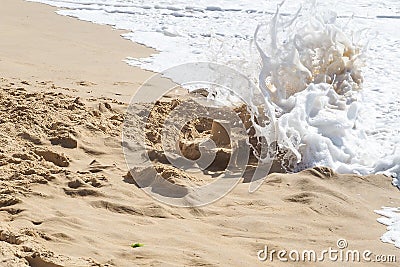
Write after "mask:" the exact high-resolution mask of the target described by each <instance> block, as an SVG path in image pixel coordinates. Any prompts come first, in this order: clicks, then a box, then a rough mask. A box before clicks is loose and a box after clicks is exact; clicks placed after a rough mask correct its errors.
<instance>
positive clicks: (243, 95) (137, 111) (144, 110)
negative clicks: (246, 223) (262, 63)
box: [122, 62, 277, 207]
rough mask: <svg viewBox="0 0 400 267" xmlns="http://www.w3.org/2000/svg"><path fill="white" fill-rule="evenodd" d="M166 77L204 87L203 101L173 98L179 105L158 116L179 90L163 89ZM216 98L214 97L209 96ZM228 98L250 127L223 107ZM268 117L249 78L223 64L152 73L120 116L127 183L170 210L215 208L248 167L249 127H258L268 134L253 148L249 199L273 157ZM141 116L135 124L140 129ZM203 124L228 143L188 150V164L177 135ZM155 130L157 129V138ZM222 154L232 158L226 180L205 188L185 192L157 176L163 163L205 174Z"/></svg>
mask: <svg viewBox="0 0 400 267" xmlns="http://www.w3.org/2000/svg"><path fill="white" fill-rule="evenodd" d="M165 77H173V78H174V80H175V81H176V82H178V83H179V84H180V85H181V86H182V87H185V88H194V89H196V88H197V89H201V88H207V89H208V95H205V94H201V93H199V94H189V95H187V96H185V97H184V98H179V97H178V96H175V97H178V101H175V102H173V103H172V104H171V105H173V109H172V110H168V111H166V110H163V109H166V106H160V103H161V102H162V101H166V100H165V99H170V100H171V94H173V92H174V91H176V90H177V88H178V86H176V85H171V83H168V82H166V81H167V80H166V79H165ZM215 92H218V93H217V94H214V93H215ZM231 99H235V101H236V102H237V103H236V104H238V105H241V106H242V107H244V109H245V110H246V111H244V113H245V112H247V115H249V114H251V116H250V117H249V116H247V119H248V120H247V121H244V120H243V116H245V115H243V113H242V115H243V116H242V117H240V116H239V114H238V113H237V112H235V111H233V110H232V109H229V108H226V107H227V104H226V102H229V101H230V100H231ZM224 101H225V102H224ZM138 103H146V104H145V105H138ZM250 109H253V110H251V111H250ZM160 110H161V111H160ZM157 112H159V113H158V114H161V113H163V114H164V117H162V118H159V117H157V114H154V113H157ZM272 112H273V111H271V106H270V103H269V102H267V100H266V99H265V97H263V95H262V93H261V91H260V89H259V88H258V87H257V86H255V85H254V83H253V82H252V81H250V80H249V78H248V77H247V76H246V75H243V74H242V73H239V72H238V71H236V70H234V69H232V68H230V67H227V66H225V65H219V64H215V63H210V62H196V63H187V64H182V65H178V66H175V67H173V68H170V69H167V70H165V71H163V72H161V73H157V74H155V75H154V76H152V77H151V78H150V79H149V80H147V81H146V82H145V83H144V84H142V86H141V87H140V88H139V89H138V91H137V92H136V94H135V95H134V96H133V98H132V99H131V102H130V105H129V107H128V109H127V113H126V116H125V121H124V125H123V135H122V138H123V140H122V144H123V151H124V155H125V160H126V163H127V165H128V167H129V170H130V173H131V176H132V177H133V179H135V183H136V184H137V185H138V186H139V187H140V188H142V189H143V190H144V191H145V192H146V193H147V194H149V195H150V196H152V197H153V198H155V199H156V200H158V201H161V202H163V203H166V204H169V205H172V206H179V207H193V206H204V205H207V204H209V203H211V202H214V201H216V200H218V199H220V198H222V197H223V196H225V195H226V194H227V193H229V192H230V191H231V190H232V189H233V188H234V187H235V186H236V185H237V184H238V183H239V181H240V180H241V179H242V177H243V175H244V172H245V171H246V168H247V167H248V161H249V155H250V153H251V149H250V145H249V144H250V142H249V134H248V132H249V120H251V124H252V125H254V123H255V122H257V123H258V124H257V131H260V130H264V131H265V132H267V133H268V137H265V138H264V137H263V140H259V141H258V144H257V153H258V155H257V159H258V164H256V165H254V164H253V171H252V174H251V177H250V179H249V178H248V181H249V192H254V191H256V190H257V189H258V188H259V186H260V185H261V184H262V182H263V180H264V179H265V177H266V176H267V174H268V173H269V170H270V169H271V166H272V162H273V160H274V159H275V156H276V152H277V151H276V149H273V144H274V143H276V136H275V135H276V130H275V124H274V122H273V120H272V119H271V117H272ZM138 117H140V119H139V120H140V123H137V120H138V119H137V118H138ZM154 118H156V119H154ZM158 118H159V119H158ZM207 120H208V121H212V123H213V129H211V131H214V132H218V133H220V132H224V133H225V136H223V137H216V138H208V139H207V140H203V141H202V142H201V143H199V144H197V148H195V149H192V147H190V149H192V151H193V150H196V149H197V151H195V152H196V153H197V154H200V155H199V156H198V157H188V156H187V153H186V154H185V153H183V152H184V151H182V143H180V140H179V138H180V133H179V131H181V129H184V128H185V127H187V125H188V123H190V122H193V121H207ZM246 123H247V125H246ZM150 124H157V127H158V128H157V129H155V128H154V127H153V128H152V126H151V125H150ZM158 124H159V125H158ZM200 126H201V125H200ZM200 126H199V127H200ZM214 126H215V127H214ZM196 127H197V126H196ZM201 127H202V126H201ZM160 128H162V129H161V130H160V131H158V130H159V129H160ZM214 128H217V129H216V130H215V129H214ZM212 136H213V134H212V135H211V137H212ZM215 136H216V135H215ZM215 136H214V137H215ZM220 139H226V140H220ZM149 142H153V143H152V144H149ZM219 143H224V145H227V146H228V147H229V152H228V153H225V152H224V151H225V150H223V149H222V148H220V147H221V146H220V145H221V144H219ZM193 147H194V146H193ZM224 153H225V154H228V155H229V157H226V158H227V160H226V161H227V163H226V166H224V168H223V173H222V174H221V175H219V176H218V177H216V178H214V179H213V180H212V181H211V182H209V183H207V184H202V185H193V184H191V185H189V186H185V187H182V186H181V185H177V184H175V183H171V182H170V181H169V180H168V179H164V178H165V177H160V175H159V171H158V169H157V167H156V166H155V165H156V164H158V163H160V162H162V163H165V164H169V165H170V166H174V167H175V168H178V169H180V170H183V171H185V173H188V170H193V169H197V170H199V171H201V172H203V173H207V172H208V168H209V167H210V166H211V165H212V164H213V163H215V162H216V161H218V159H219V158H221V156H220V155H221V154H222V155H223V156H224V155H225V154H224ZM252 153H254V151H252ZM138 155H142V158H138ZM138 162H139V165H140V166H138ZM138 167H140V168H141V169H143V167H145V168H147V169H146V171H145V172H138V171H137V169H138ZM182 179H184V178H183V177H182Z"/></svg>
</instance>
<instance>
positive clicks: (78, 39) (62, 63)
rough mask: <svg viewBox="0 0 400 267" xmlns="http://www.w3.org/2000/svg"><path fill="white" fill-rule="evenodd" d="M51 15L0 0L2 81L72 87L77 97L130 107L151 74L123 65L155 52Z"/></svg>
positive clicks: (40, 7)
mask: <svg viewBox="0 0 400 267" xmlns="http://www.w3.org/2000/svg"><path fill="white" fill-rule="evenodd" d="M56 10H57V8H55V7H51V6H49V5H46V4H42V3H35V2H25V1H22V0H17V1H13V0H4V1H2V10H1V11H0V12H1V18H0V22H1V26H0V32H1V34H2V36H3V39H2V40H3V41H2V42H1V43H0V58H1V59H2V60H1V61H0V72H1V73H2V74H3V75H6V76H7V77H18V78H22V79H27V80H37V79H41V80H52V81H54V82H55V85H56V86H59V87H72V88H73V89H75V90H76V92H75V93H76V95H78V96H81V97H86V98H87V97H108V98H113V99H116V100H118V101H123V102H125V103H129V100H130V98H131V96H132V95H133V94H134V93H135V91H136V90H137V88H138V87H139V86H140V85H141V83H143V82H144V81H145V80H147V79H148V78H149V77H151V76H152V75H154V73H152V72H150V71H146V70H142V69H140V68H137V67H133V66H129V65H128V64H127V63H125V62H123V60H124V59H125V58H126V57H129V56H131V57H147V56H149V55H150V54H153V53H155V50H153V49H151V48H147V47H145V46H143V45H140V44H136V43H133V42H131V41H129V40H126V39H124V38H122V37H121V36H120V35H121V34H122V33H124V32H125V31H121V30H116V29H114V28H112V27H111V26H109V25H98V24H94V23H89V22H83V21H79V20H78V19H76V18H71V17H66V16H61V15H58V14H56V13H55V11H56ZM1 29H4V30H1ZM70 29H73V30H70ZM62 47H68V49H63V48H62ZM99 64H102V66H98V65H99ZM77 81H80V82H78V83H77Z"/></svg>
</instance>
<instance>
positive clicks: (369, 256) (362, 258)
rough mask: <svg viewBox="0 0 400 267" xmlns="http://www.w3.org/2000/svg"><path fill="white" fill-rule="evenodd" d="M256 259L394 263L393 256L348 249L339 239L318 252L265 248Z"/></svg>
mask: <svg viewBox="0 0 400 267" xmlns="http://www.w3.org/2000/svg"><path fill="white" fill-rule="evenodd" d="M257 258H258V260H260V261H268V262H273V261H280V262H323V261H331V262H389V263H395V262H396V260H397V257H396V256H395V255H382V254H374V253H373V252H372V251H370V250H362V251H360V250H357V249H348V243H347V241H346V240H345V239H339V240H338V241H337V242H336V247H335V248H332V247H329V248H327V249H323V250H320V251H316V250H312V249H305V250H285V249H281V250H275V249H271V250H270V249H268V246H265V247H264V249H261V250H259V251H258V252H257Z"/></svg>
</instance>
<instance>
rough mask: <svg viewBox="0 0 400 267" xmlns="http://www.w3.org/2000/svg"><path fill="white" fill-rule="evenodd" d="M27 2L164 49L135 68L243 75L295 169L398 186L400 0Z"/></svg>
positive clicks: (137, 61) (399, 231) (132, 60)
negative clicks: (389, 180) (270, 115)
mask: <svg viewBox="0 0 400 267" xmlns="http://www.w3.org/2000/svg"><path fill="white" fill-rule="evenodd" d="M30 1H34V2H42V3H46V4H50V5H53V6H57V7H59V8H60V9H59V10H58V11H57V13H58V14H61V15H65V16H72V17H76V18H78V19H81V20H85V21H91V22H94V23H98V24H108V25H112V26H114V27H115V28H118V29H124V30H128V31H129V33H127V34H124V35H123V37H124V38H127V39H130V40H132V41H134V42H138V43H142V44H144V45H146V46H150V47H153V48H155V49H157V50H158V51H159V52H158V53H157V54H154V55H151V56H150V57H148V58H140V59H135V58H131V57H129V55H126V56H127V59H126V62H127V63H128V64H130V65H133V66H139V67H141V68H144V69H148V70H152V71H156V72H160V71H163V70H165V69H167V68H170V67H174V66H176V65H179V64H183V63H187V62H199V61H212V62H216V63H220V64H225V65H228V66H231V67H234V68H235V69H237V70H238V71H240V72H241V73H244V74H245V75H247V76H248V78H249V79H250V80H251V81H253V82H254V83H255V84H256V85H257V86H259V87H260V88H261V91H262V92H263V94H264V96H265V101H266V102H268V103H270V104H271V105H272V106H273V107H274V109H275V110H277V111H278V113H279V114H278V115H277V116H276V117H275V118H274V120H275V121H276V125H277V127H278V130H279V131H278V136H277V138H278V142H279V144H280V145H281V146H282V148H283V149H284V150H285V151H286V154H285V160H286V161H287V162H288V168H289V169H290V170H291V171H299V170H301V169H304V168H307V167H312V166H315V165H324V166H329V167H331V168H333V169H334V170H336V171H337V172H340V173H357V174H371V173H385V174H387V175H390V176H392V177H393V185H395V186H398V187H399V188H400V180H398V179H397V178H399V179H400V89H399V84H400V31H399V30H398V27H397V26H396V25H399V23H400V1H398V0H383V1H374V0H361V1H346V2H343V1H340V2H339V1H332V0H328V1H321V3H318V4H317V5H315V3H314V2H310V1H305V2H303V3H300V1H286V2H285V3H284V4H283V5H282V6H280V10H279V16H278V15H277V7H278V5H279V4H280V3H281V1H276V0H269V1H264V0H242V1H228V0H213V1H211V0H198V1H183V0H177V1H171V0H165V1H160V0H159V1H156V0H146V1H139V0H107V1H106V0H66V1H63V0H30ZM300 7H302V8H301V10H300V11H299V8H300ZM298 11H299V13H297V12H298ZM256 31H257V34H256V35H255V33H256ZM171 78H173V79H174V80H175V81H177V82H179V77H171ZM264 130H265V129H264ZM258 134H259V135H261V136H262V135H265V136H266V135H267V133H265V132H263V129H262V127H261V128H260V129H259V131H258ZM395 212H396V210H390V212H389V211H387V212H383V213H382V214H383V215H388V216H389V215H390V216H391V218H395V217H396V216H394V215H393V214H395ZM389 213H390V214H389ZM396 218H397V217H396ZM393 221H394V220H393ZM384 223H385V224H389V223H388V220H386V221H385V222H384ZM394 228H395V229H397V230H396V231H397V232H396V231H395V235H396V234H397V235H398V236H399V235H400V227H397V226H394ZM395 235H393V232H391V234H390V236H395ZM388 236H389V234H387V235H386V236H385V237H382V238H383V240H384V241H388V239H389V237H388ZM392 239H393V238H392ZM398 239H400V238H398ZM398 239H397V240H398ZM397 242H398V241H397Z"/></svg>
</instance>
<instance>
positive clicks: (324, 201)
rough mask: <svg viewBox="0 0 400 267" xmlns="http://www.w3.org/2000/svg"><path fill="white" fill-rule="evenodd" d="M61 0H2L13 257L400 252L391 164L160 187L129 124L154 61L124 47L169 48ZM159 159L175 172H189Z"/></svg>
mask: <svg viewBox="0 0 400 267" xmlns="http://www.w3.org/2000/svg"><path fill="white" fill-rule="evenodd" d="M55 10H56V9H55V8H53V7H49V6H46V5H43V4H37V3H30V2H24V1H22V0H1V7H0V35H1V42H0V266H344V265H346V266H347V265H348V263H341V262H337V261H336V262H330V261H329V260H325V261H323V262H317V263H315V262H298V263H293V262H289V263H288V262H280V261H279V260H278V259H276V256H274V261H273V262H269V261H264V262H263V261H260V260H259V259H258V258H257V253H258V251H260V250H262V249H264V248H265V246H268V248H269V249H270V250H272V249H274V250H277V251H278V250H282V249H286V250H288V251H289V250H299V251H302V250H315V251H322V250H325V249H328V248H329V247H332V248H334V249H337V244H336V243H337V241H338V240H340V239H345V240H346V241H347V243H348V249H351V250H359V251H364V250H370V251H372V252H373V255H379V254H381V255H396V256H397V257H399V256H400V255H399V250H398V249H397V248H395V247H394V246H393V245H392V244H385V243H382V242H381V241H380V236H381V235H382V234H383V233H384V232H386V227H385V226H384V225H382V224H379V223H378V222H377V221H376V220H377V218H379V217H380V216H379V215H378V214H376V213H374V210H377V209H380V208H381V207H382V206H391V207H394V206H400V194H399V192H398V189H397V188H395V187H394V186H392V185H391V178H389V177H386V176H383V175H369V176H357V175H341V174H336V173H334V172H333V171H331V170H330V169H328V168H324V167H321V168H314V169H309V170H305V171H303V172H300V173H297V174H271V175H269V176H268V177H267V179H266V180H265V182H264V183H263V184H262V186H261V187H260V189H259V190H257V191H256V192H254V193H252V194H250V193H249V192H248V184H247V183H239V184H238V186H236V187H235V188H234V190H233V191H232V192H230V193H229V194H228V195H226V196H225V197H224V198H222V199H221V200H219V201H217V202H215V203H212V204H210V205H207V206H204V207H200V208H177V207H172V206H169V205H166V204H162V203H160V202H157V201H156V200H154V199H153V198H151V197H150V196H149V195H147V194H146V193H144V192H143V190H142V189H141V188H138V186H137V185H136V184H135V181H134V180H133V179H132V177H131V176H130V175H129V170H128V167H127V166H126V162H125V159H124V155H123V150H122V146H121V131H122V126H123V121H124V116H125V110H126V108H127V107H128V103H129V100H130V99H131V97H132V95H133V94H134V93H135V92H136V90H137V89H138V87H139V86H141V85H142V84H143V82H144V81H146V80H147V79H148V78H149V77H151V76H152V75H153V73H152V72H149V71H144V70H141V69H139V68H135V67H131V66H128V65H127V64H126V63H124V62H123V60H124V59H125V58H126V57H127V56H130V57H144V56H148V55H149V54H151V53H156V51H154V50H152V49H150V48H147V47H144V46H142V45H139V44H135V43H133V42H130V41H128V40H124V39H123V38H121V37H120V34H121V33H122V32H121V31H118V30H115V29H112V28H111V27H110V26H101V25H95V24H92V23H88V22H82V21H78V20H76V19H73V18H68V17H63V16H60V15H57V14H56V13H55ZM165 83H170V84H171V86H172V82H170V81H169V80H167V79H165ZM156 90H157V85H154V86H153V87H150V88H149V95H150V96H151V95H152V93H153V92H155V91H156ZM174 98H178V99H179V96H174ZM169 101H171V100H169ZM133 123H137V124H138V125H139V124H140V123H142V118H140V115H138V117H137V119H136V120H134V121H133ZM138 128H139V127H138ZM137 134H141V133H137ZM137 158H138V162H137V164H138V165H140V159H141V155H139V154H138V155H137ZM157 164H161V165H160V166H161V167H160V170H161V171H160V172H161V177H165V175H163V174H162V172H164V173H167V171H169V173H172V177H173V179H175V180H176V182H177V183H179V182H180V181H179V180H180V179H184V178H187V177H184V175H183V174H182V172H179V171H178V170H176V169H174V168H173V167H171V166H170V165H168V164H166V163H163V162H161V163H157ZM168 177H169V178H170V176H168ZM182 184H184V182H182ZM135 243H140V244H143V245H144V246H141V247H136V248H133V247H132V246H131V245H132V244H135ZM398 260H399V259H398ZM370 264H371V266H395V263H378V262H374V263H370ZM350 265H351V266H353V265H361V263H351V264H350Z"/></svg>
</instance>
